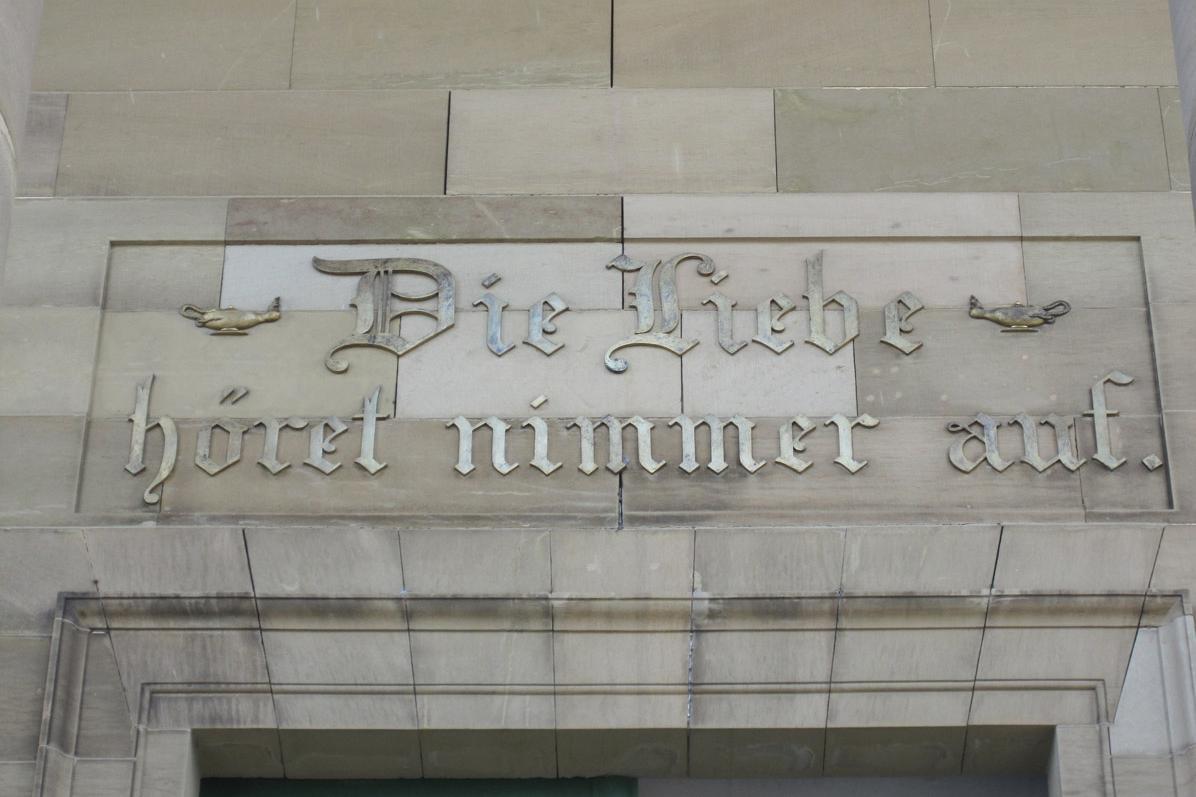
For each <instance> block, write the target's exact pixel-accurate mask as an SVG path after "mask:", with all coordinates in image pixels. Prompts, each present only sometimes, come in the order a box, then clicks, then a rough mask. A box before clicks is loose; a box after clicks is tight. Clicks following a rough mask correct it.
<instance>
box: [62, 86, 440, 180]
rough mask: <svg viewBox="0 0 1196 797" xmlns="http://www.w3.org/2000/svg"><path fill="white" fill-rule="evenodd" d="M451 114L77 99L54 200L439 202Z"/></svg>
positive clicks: (378, 97) (317, 95)
mask: <svg viewBox="0 0 1196 797" xmlns="http://www.w3.org/2000/svg"><path fill="white" fill-rule="evenodd" d="M447 112H448V96H447V93H446V92H442V91H426V92H422V91H421V92H404V91H399V92H374V91H371V92H312V91H278V92H254V91H199V92H139V93H138V94H137V95H136V96H135V97H134V96H133V95H132V94H127V93H115V94H108V93H101V94H76V95H74V96H73V98H72V102H71V103H70V107H69V108H68V109H67V116H66V133H65V135H64V138H63V144H62V159H61V167H60V170H59V176H58V193H59V194H62V195H67V196H80V195H83V196H128V195H140V196H160V195H165V196H196V195H198V196H227V195H237V194H241V195H258V196H263V195H264V196H277V195H280V194H281V195H287V194H299V195H302V194H317V195H318V194H334V195H335V194H438V193H441V192H442V191H443V188H444V140H445V129H446V124H447V121H446V120H447ZM313 118H318V119H320V120H321V121H320V123H319V124H318V125H312V124H311V120H312V119H313ZM296 129H301V130H303V131H304V134H303V135H302V136H296V135H294V134H293V131H294V130H296ZM229 130H235V131H236V134H235V135H230V134H229V133H227V132H225V131H229ZM363 131H365V132H363ZM313 152H319V153H320V160H321V168H318V169H310V168H296V166H297V165H299V164H304V163H308V162H309V161H310V160H311V153H313Z"/></svg>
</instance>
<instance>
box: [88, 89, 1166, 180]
mask: <svg viewBox="0 0 1196 797" xmlns="http://www.w3.org/2000/svg"><path fill="white" fill-rule="evenodd" d="M776 102H777V157H778V161H777V163H778V183H777V184H778V186H779V189H780V190H781V191H910V190H922V191H926V190H930V191H1168V190H1170V188H1171V180H1170V176H1169V175H1168V172H1167V158H1166V153H1165V151H1164V141H1163V130H1162V122H1161V121H1160V118H1159V115H1158V113H1157V108H1155V107H1154V106H1155V105H1157V102H1158V96H1157V94H1156V92H1155V90H1154V89H1150V88H1108V89H1105V88H1074V89H1073V88H1040V89H1025V88H1018V89H1007V88H991V89H983V90H980V89H870V90H868V91H854V90H842V89H809V90H782V91H778V92H777V98H776ZM68 121H69V120H68ZM1061 141H1066V142H1067V146H1066V147H1065V148H1063V149H1062V150H1061V148H1060V143H1059V142H1061ZM977 163H980V164H982V167H981V168H979V169H977Z"/></svg>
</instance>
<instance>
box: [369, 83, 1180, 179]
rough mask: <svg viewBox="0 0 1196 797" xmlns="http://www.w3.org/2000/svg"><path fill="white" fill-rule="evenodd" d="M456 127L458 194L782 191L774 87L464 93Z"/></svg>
mask: <svg viewBox="0 0 1196 797" xmlns="http://www.w3.org/2000/svg"><path fill="white" fill-rule="evenodd" d="M452 130H453V135H452V137H451V139H450V140H449V155H448V169H449V172H448V184H447V186H448V190H447V193H450V194H471V193H500V194H501V193H520V194H570V193H580V194H586V193H593V194H609V193H643V192H686V191H689V192H695V191H699V192H711V191H718V192H735V191H769V192H771V191H774V190H775V189H776V179H775V168H774V167H775V157H774V151H773V132H772V130H773V124H772V101H771V95H770V93H769V92H767V91H764V90H752V89H742V90H733V89H682V90H674V91H653V90H613V91H601V90H597V91H595V90H583V89H578V90H573V91H569V90H561V89H552V90H548V89H545V90H539V91H535V90H520V89H512V90H503V91H482V90H478V91H461V92H455V93H454V95H453V109H452ZM1160 139H1161V136H1160ZM358 193H360V192H358ZM408 193H411V192H408Z"/></svg>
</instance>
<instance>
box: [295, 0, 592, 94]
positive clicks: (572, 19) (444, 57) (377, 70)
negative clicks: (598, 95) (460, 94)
mask: <svg viewBox="0 0 1196 797" xmlns="http://www.w3.org/2000/svg"><path fill="white" fill-rule="evenodd" d="M609 81H610V7H609V6H608V5H607V3H604V2H601V1H600V0H567V1H566V2H540V1H539V0H502V1H501V2H496V3H484V4H482V5H481V6H479V5H476V4H474V3H470V2H467V0H450V2H436V3H430V2H427V1H426V0H403V2H398V3H395V2H385V0H354V1H353V2H349V3H334V4H331V5H329V4H327V3H320V2H318V0H300V2H299V8H298V14H297V16H296V19H295V55H294V67H293V73H292V86H293V87H294V88H369V89H399V88H403V89H426V88H486V87H491V86H492V87H496V88H509V87H512V86H592V87H594V86H601V87H606V86H608V85H610V83H609Z"/></svg>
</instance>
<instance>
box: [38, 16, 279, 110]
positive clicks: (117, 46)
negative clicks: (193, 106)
mask: <svg viewBox="0 0 1196 797" xmlns="http://www.w3.org/2000/svg"><path fill="white" fill-rule="evenodd" d="M294 18H295V2H294V0H246V1H245V2H242V0H212V2H207V0H182V2H177V3H173V4H172V5H171V6H170V8H169V10H167V9H166V8H164V7H163V6H161V5H159V4H158V3H155V2H153V0H133V1H132V2H126V0H99V2H91V1H90V0H54V1H53V2H49V3H46V4H45V11H44V12H43V14H42V21H41V35H40V37H39V40H38V42H39V43H38V48H37V60H36V61H35V63H34V85H35V86H36V87H37V89H38V90H39V91H134V90H137V91H145V90H150V89H167V90H174V91H182V90H194V89H267V88H270V89H285V88H287V87H288V79H289V72H290V61H291V38H292V28H293V22H294Z"/></svg>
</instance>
